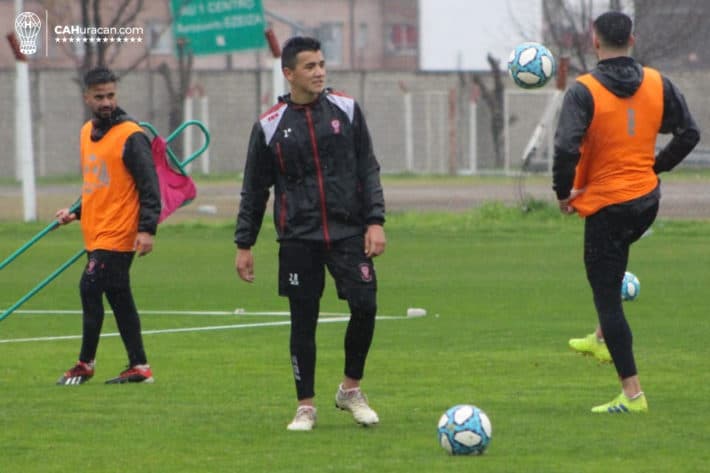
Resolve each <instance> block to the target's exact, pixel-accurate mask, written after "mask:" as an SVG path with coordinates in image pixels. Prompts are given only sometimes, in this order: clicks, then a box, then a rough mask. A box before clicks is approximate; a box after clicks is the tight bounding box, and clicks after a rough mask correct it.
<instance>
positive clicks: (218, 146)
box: [0, 70, 710, 177]
mask: <svg viewBox="0 0 710 473" xmlns="http://www.w3.org/2000/svg"><path fill="white" fill-rule="evenodd" d="M14 75H15V74H14V70H2V71H0V109H1V110H2V111H3V112H4V113H0V142H2V143H3V147H2V151H1V152H0V175H2V176H5V177H10V176H14V175H16V158H15V152H14V149H15V125H14V110H15V105H14V79H15V77H14ZM708 76H710V73H707V72H701V71H693V72H687V73H684V74H677V75H675V76H673V77H671V78H672V80H673V81H674V82H675V83H676V84H677V85H678V87H679V88H680V89H681V90H682V91H684V93H685V95H686V98H687V100H688V103H689V104H690V106H691V109H692V111H693V113H694V114H695V116H696V118H697V121H698V123H699V125H700V126H701V129H702V128H704V126H703V125H704V124H710V81H708V80H707V79H708ZM30 77H31V89H30V90H31V101H32V117H33V130H32V132H33V140H34V141H33V143H34V161H35V169H36V174H37V175H38V176H64V175H77V174H78V173H79V165H78V145H79V143H78V142H79V138H78V135H79V128H80V127H81V125H82V121H83V116H84V110H83V101H82V97H81V93H80V90H79V88H78V86H77V85H76V83H75V81H74V77H75V71H60V70H34V71H31V73H30ZM194 82H195V84H197V85H199V88H200V89H201V90H202V91H204V98H203V99H200V101H199V102H196V103H194V108H193V111H194V115H193V116H191V117H187V118H197V119H203V120H206V121H208V122H209V127H210V130H211V134H212V142H211V145H210V154H209V157H210V159H209V166H208V168H202V167H195V169H193V172H197V173H200V172H205V171H208V172H210V173H232V172H240V171H241V170H242V169H243V166H244V160H245V157H246V156H245V155H246V149H247V141H248V138H249V133H250V130H251V126H252V124H253V123H254V120H255V119H256V117H257V115H258V113H259V112H260V111H263V110H266V109H267V108H268V107H269V106H270V103H269V102H270V99H266V98H265V97H270V91H269V88H270V87H271V74H270V71H261V72H257V71H196V73H195V74H194ZM328 83H329V84H330V85H331V86H333V87H334V88H336V89H338V90H341V91H343V92H345V93H347V94H349V95H352V96H353V97H355V98H356V99H357V100H358V102H359V103H360V104H361V106H362V107H363V110H364V112H365V115H366V118H367V121H368V125H369V127H370V131H371V134H372V138H373V142H374V146H375V152H376V154H377V157H378V160H379V161H380V164H381V166H382V170H383V172H385V173H402V172H412V173H434V174H446V173H503V172H516V171H517V169H519V167H520V163H521V156H522V153H523V150H524V149H525V146H526V145H527V143H528V141H529V138H530V136H531V134H532V133H533V131H534V129H535V125H536V124H537V123H538V122H539V121H540V117H541V116H542V113H543V110H544V109H545V104H546V103H547V102H548V100H549V95H550V92H551V91H550V90H548V89H544V91H542V92H540V91H537V92H522V91H521V90H520V89H511V90H509V93H508V94H507V96H508V103H507V106H506V109H507V115H506V116H507V124H508V132H507V138H508V140H507V143H506V144H505V145H504V147H505V149H506V150H507V155H506V156H505V158H504V159H503V160H502V162H501V159H500V158H496V154H495V152H494V148H493V139H492V135H491V110H489V109H488V107H487V106H486V104H485V103H483V102H481V101H479V102H478V103H475V102H471V101H470V99H469V98H468V96H469V94H467V93H465V91H464V92H463V93H462V91H461V90H459V87H460V85H459V84H460V81H459V77H458V75H457V74H456V73H402V72H400V73H392V72H362V71H358V72H332V73H331V74H330V75H329V81H328ZM508 85H509V86H510V87H511V88H512V87H513V86H512V84H508ZM118 93H119V95H118V102H119V104H120V106H122V107H123V108H125V109H126V110H127V111H128V113H129V114H131V115H132V116H134V117H135V118H136V119H138V120H139V121H149V122H151V123H153V124H154V125H155V127H156V128H157V129H158V130H159V131H160V132H161V133H164V134H167V133H169V132H170V131H171V130H168V129H167V128H168V116H167V110H168V100H169V99H168V94H167V91H166V88H165V86H164V83H163V79H162V77H161V76H160V75H159V74H157V73H151V72H148V71H140V72H133V73H131V74H128V75H126V76H125V77H124V78H122V79H121V82H120V83H119V89H118ZM205 110H206V112H204V111H205ZM201 113H207V116H201ZM548 128H551V127H548ZM702 140H703V141H701V144H700V146H699V147H698V150H697V151H696V152H694V153H693V155H692V156H690V157H689V158H688V160H687V164H684V165H688V166H691V165H692V166H710V139H709V138H708V137H707V136H704V137H703V138H702ZM193 146H195V147H197V146H199V142H195V143H194V144H193ZM544 152H545V153H548V154H549V147H548V149H547V150H545V151H544ZM536 169H539V170H540V171H543V172H544V171H546V170H547V168H546V166H545V165H541V166H537V167H536Z"/></svg>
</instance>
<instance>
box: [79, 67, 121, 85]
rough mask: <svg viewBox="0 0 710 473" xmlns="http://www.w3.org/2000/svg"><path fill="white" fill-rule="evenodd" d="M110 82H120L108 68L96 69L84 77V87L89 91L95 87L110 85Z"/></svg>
mask: <svg viewBox="0 0 710 473" xmlns="http://www.w3.org/2000/svg"><path fill="white" fill-rule="evenodd" d="M109 82H118V77H117V76H116V74H114V73H113V72H111V70H110V69H108V68H107V67H103V66H99V67H95V68H93V69H91V70H90V71H89V72H87V73H86V74H85V75H84V87H86V88H87V89H88V88H89V87H91V86H94V85H99V84H108V83H109Z"/></svg>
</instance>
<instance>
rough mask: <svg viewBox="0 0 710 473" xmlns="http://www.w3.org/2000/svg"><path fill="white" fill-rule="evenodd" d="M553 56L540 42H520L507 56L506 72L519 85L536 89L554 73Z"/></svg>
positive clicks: (545, 82)
mask: <svg viewBox="0 0 710 473" xmlns="http://www.w3.org/2000/svg"><path fill="white" fill-rule="evenodd" d="M555 69H556V66H555V57H554V56H553V55H552V53H551V52H550V50H549V49H547V48H546V47H545V46H543V45H542V44H540V43H522V44H519V45H518V46H516V47H515V49H513V51H512V52H511V53H510V57H509V58H508V73H509V74H510V77H512V79H513V81H514V82H515V84H516V85H518V86H519V87H522V88H524V89H537V88H538V87H542V86H544V85H545V84H547V83H548V82H549V80H550V79H551V78H552V77H553V76H554V75H555Z"/></svg>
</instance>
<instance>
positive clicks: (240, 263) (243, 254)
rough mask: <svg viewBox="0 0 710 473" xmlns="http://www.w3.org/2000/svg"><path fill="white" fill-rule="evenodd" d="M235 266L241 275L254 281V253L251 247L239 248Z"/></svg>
mask: <svg viewBox="0 0 710 473" xmlns="http://www.w3.org/2000/svg"><path fill="white" fill-rule="evenodd" d="M234 268H235V269H236V270H237V274H238V275H239V277H240V278H241V279H242V280H244V281H246V282H254V255H253V254H252V252H251V249H242V248H237V256H236V257H235V258H234Z"/></svg>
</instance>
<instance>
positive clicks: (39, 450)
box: [0, 204, 710, 473]
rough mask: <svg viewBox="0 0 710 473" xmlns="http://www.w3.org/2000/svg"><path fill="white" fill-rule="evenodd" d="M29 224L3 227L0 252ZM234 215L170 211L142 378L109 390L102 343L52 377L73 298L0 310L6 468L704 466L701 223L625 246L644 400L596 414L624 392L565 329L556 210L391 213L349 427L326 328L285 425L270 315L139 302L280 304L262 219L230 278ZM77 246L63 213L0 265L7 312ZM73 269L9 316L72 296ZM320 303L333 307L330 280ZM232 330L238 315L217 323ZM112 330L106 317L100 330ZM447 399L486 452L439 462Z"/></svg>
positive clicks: (63, 360)
mask: <svg viewBox="0 0 710 473" xmlns="http://www.w3.org/2000/svg"><path fill="white" fill-rule="evenodd" d="M41 228H42V225H21V224H9V223H5V224H0V257H4V256H5V255H7V254H9V253H10V252H11V251H13V250H14V249H15V248H17V247H19V246H20V245H21V244H22V243H23V242H24V241H26V240H27V239H28V238H30V237H31V236H32V235H33V234H34V233H36V232H37V231H38V230H40V229H41ZM232 231H233V229H232V223H231V222H224V223H223V224H210V225H204V224H200V223H181V224H179V225H170V224H167V225H165V226H164V227H161V229H160V232H159V235H158V240H157V245H156V248H155V252H154V253H153V254H152V255H150V256H148V257H146V258H141V259H137V260H136V261H135V263H134V267H133V272H132V278H133V286H134V292H135V296H136V300H137V303H138V306H139V308H140V309H142V310H143V311H145V313H144V314H143V317H142V320H143V328H144V330H146V331H149V330H156V331H157V330H168V329H178V328H183V329H190V328H195V329H196V328H201V327H215V326H223V328H222V329H219V330H206V331H198V330H186V331H184V332H177V333H174V332H173V333H155V334H146V335H145V344H146V349H147V352H148V356H149V358H150V362H151V364H152V366H153V368H154V373H155V377H156V383H155V384H154V385H138V386H136V385H129V386H107V385H104V384H103V380H104V379H107V378H109V377H113V376H114V375H116V374H117V373H118V372H119V371H120V370H122V369H123V367H124V365H125V354H124V350H123V347H122V345H121V342H120V339H119V338H118V337H107V338H104V339H102V342H101V345H100V347H99V356H98V360H97V377H96V378H95V379H93V380H92V381H91V382H89V383H88V384H85V385H83V386H79V387H58V386H55V385H54V382H55V380H56V379H57V378H58V377H59V375H60V374H61V372H62V371H63V370H65V369H66V368H68V367H69V366H70V365H71V364H72V363H73V362H74V361H75V360H76V357H77V353H78V349H79V343H80V342H79V340H77V339H68V340H63V339H62V340H49V341H26V342H19V341H16V339H21V338H35V337H56V336H67V335H79V334H80V316H79V315H76V314H64V315H57V314H53V315H51V314H46V313H43V314H31V313H30V314H28V313H18V314H14V315H12V316H10V317H9V318H7V319H6V320H4V321H3V322H0V392H1V395H0V439H2V454H1V455H0V472H2V473H15V472H18V473H31V472H43V473H49V472H74V471H88V472H102V473H104V472H126V471H136V472H170V473H178V472H190V473H195V472H234V471H249V472H270V473H278V472H299V473H300V472H366V471H367V472H377V473H380V472H407V473H410V472H450V471H475V472H505V473H510V472H540V473H551V472H560V473H562V472H564V473H568V472H572V471H574V472H579V473H583V472H590V473H591V472H594V473H598V472H605V473H615V472H624V473H628V472H663V473H673V472H683V473H685V472H691V471H692V472H703V471H710V466H709V465H710V453H709V451H710V449H708V448H707V436H708V427H707V424H708V414H707V399H708V398H709V397H710V388H709V387H708V386H709V385H710V383H708V378H709V376H708V371H707V364H708V361H707V360H708V359H710V344H708V340H709V339H710V322H709V321H708V320H709V319H708V316H707V293H706V292H705V291H706V290H707V287H708V282H709V281H708V279H709V276H708V270H707V268H708V256H709V254H710V250H709V249H708V243H707V235H708V233H709V232H710V223H708V222H688V221H659V222H657V223H656V225H655V226H654V228H653V233H652V234H651V235H650V236H648V237H646V238H644V239H642V240H641V241H640V242H639V243H637V244H636V245H635V246H634V248H633V249H632V255H631V263H630V265H629V269H630V270H632V271H633V272H634V273H635V274H637V275H638V277H639V279H640V280H641V295H640V297H639V299H638V300H637V301H634V302H631V303H627V304H626V306H625V308H626V312H627V315H628V318H629V320H630V322H631V325H632V328H633V330H634V335H635V347H636V355H637V363H638V366H639V369H640V374H641V379H642V382H643V385H644V389H645V391H646V394H647V397H648V400H649V405H650V412H649V413H648V414H647V415H638V416H606V415H601V416H595V415H592V414H590V413H589V409H590V407H591V406H592V405H595V404H598V403H601V402H606V401H608V400H610V399H611V398H612V397H613V396H615V395H616V394H617V393H618V391H619V387H618V382H617V380H616V376H615V374H614V371H613V368H612V367H611V366H609V365H600V364H598V363H596V362H595V361H593V360H592V359H589V358H584V357H581V356H578V355H575V354H574V353H572V352H571V351H569V350H568V348H567V340H568V338H570V337H574V336H582V335H585V334H587V333H589V332H590V331H591V330H592V328H593V327H594V324H595V315H594V312H593V309H592V302H591V294H590V291H589V289H588V287H587V283H586V280H585V276H584V270H583V266H582V260H581V255H582V222H581V221H580V219H577V218H576V217H572V218H564V217H561V216H558V214H557V213H556V212H554V211H552V210H550V209H542V210H541V211H537V212H533V213H530V214H525V215H521V214H519V213H518V211H517V210H515V209H508V208H505V207H502V206H500V205H495V204H490V205H486V206H484V207H482V208H481V209H478V210H476V211H472V212H469V213H465V214H444V213H436V214H421V213H405V214H399V215H391V216H390V217H389V220H388V224H387V236H388V244H389V246H388V250H387V252H386V254H385V255H384V256H382V257H381V258H379V259H378V260H377V263H376V264H377V271H378V279H379V284H380V292H379V313H380V314H382V315H394V316H396V315H399V316H401V315H404V313H405V311H406V309H407V307H424V308H426V309H427V311H428V315H427V316H426V317H423V318H414V319H412V318H410V319H406V318H402V319H382V320H380V321H378V325H377V330H376V333H375V341H374V344H373V348H372V351H371V355H370V357H369V359H368V366H367V370H366V379H365V380H364V383H363V387H364V389H365V391H366V392H367V394H368V396H369V398H370V401H371V404H372V406H373V407H374V408H375V409H376V410H377V411H378V413H379V414H380V419H381V423H380V425H379V426H377V427H375V428H369V429H364V428H361V427H359V426H357V425H356V424H354V422H353V421H352V419H351V418H350V416H349V415H348V414H347V413H343V412H341V411H338V410H336V409H335V408H334V407H333V395H334V393H335V389H336V387H337V383H338V382H339V380H340V377H341V372H342V359H343V354H342V343H343V340H342V337H343V333H344V329H345V324H344V323H342V322H335V323H327V324H322V325H321V326H320V327H319V329H318V349H319V351H318V368H317V377H316V392H317V393H318V396H317V398H316V400H317V402H318V407H319V424H318V426H317V428H316V429H315V430H314V431H313V432H310V433H292V432H287V431H286V429H285V426H286V424H287V422H288V421H290V419H291V417H292V415H293V413H294V410H295V389H294V387H293V382H292V379H291V370H290V364H289V356H288V327H287V326H286V325H273V326H252V327H246V328H245V327H242V328H238V327H235V326H237V325H241V324H267V323H272V322H279V321H285V319H284V318H279V317H274V316H272V317H266V316H246V315H231V314H229V315H192V316H191V315H176V314H172V315H166V314H159V313H153V312H150V313H149V312H148V311H168V310H174V311H223V312H231V311H233V310H234V309H236V308H244V309H245V310H247V311H285V310H286V309H287V304H286V301H285V300H283V299H281V298H278V297H277V296H276V295H275V294H276V248H277V247H276V244H275V243H274V241H273V240H274V234H273V231H272V230H271V225H270V222H269V221H268V220H267V221H266V225H265V226H264V230H263V231H262V234H261V236H260V240H259V244H258V245H257V246H256V247H255V253H256V277H257V280H256V283H255V284H254V285H251V286H250V285H247V284H245V283H241V282H239V281H238V280H237V278H236V275H235V273H234V269H233V259H234V247H233V244H232V243H231V236H232ZM80 247H81V243H80V234H79V229H78V226H77V225H75V226H70V227H67V228H64V229H62V230H60V231H57V232H54V233H53V234H51V235H49V236H48V237H46V238H45V240H43V241H42V242H41V243H39V244H38V245H37V246H36V247H35V248H33V249H31V250H30V251H29V252H28V253H27V254H25V255H23V256H21V257H20V258H19V259H18V260H17V261H16V262H14V263H13V264H12V265H10V266H8V267H7V268H6V269H4V270H2V271H0V287H2V292H1V293H0V306H2V307H7V306H9V305H10V304H12V303H13V302H14V301H15V300H16V299H18V298H19V297H20V296H21V295H22V294H24V293H25V292H26V291H27V290H29V289H30V288H31V287H32V286H34V284H35V283H36V282H38V281H39V280H40V279H41V278H42V277H43V276H44V275H46V274H47V273H49V272H50V271H51V270H52V269H54V268H55V267H57V266H58V265H59V264H60V263H61V262H62V261H64V260H65V259H66V258H68V257H69V256H70V255H71V254H73V253H74V252H75V251H76V250H78V249H79V248H80ZM80 271H81V264H76V265H75V266H74V267H72V268H70V269H69V270H68V271H67V272H66V273H65V274H63V275H62V276H60V277H59V278H58V280H57V281H55V282H54V283H52V284H51V285H50V286H49V287H47V288H46V289H45V290H44V291H42V292H41V293H40V294H39V295H37V296H36V297H34V298H33V299H31V300H30V301H29V302H28V303H27V304H25V306H23V307H22V309H24V310H39V311H43V310H45V311H47V310H73V311H75V310H78V309H79V299H78V279H79V274H80ZM321 309H322V310H323V311H329V312H343V311H345V310H346V305H345V304H344V303H343V302H340V301H338V300H337V299H336V298H335V296H334V289H333V285H332V284H331V281H330V280H329V281H328V284H327V287H326V295H325V297H324V299H323V303H322V307H321ZM226 326H232V327H231V328H227V327H226ZM114 332H116V327H115V324H114V322H113V320H112V318H110V317H107V319H106V324H105V326H104V333H114ZM458 403H473V404H476V405H478V406H480V407H481V408H482V409H484V410H485V411H486V412H487V413H488V415H489V416H490V418H491V420H492V423H493V441H492V443H491V446H490V448H489V450H488V451H487V453H486V454H485V455H484V456H482V457H470V458H468V457H465V458H459V457H449V456H448V455H446V454H445V452H444V451H443V450H442V449H441V448H440V447H439V446H438V444H437V441H436V422H437V420H438V418H439V416H440V415H441V414H442V413H443V412H444V410H445V409H446V408H448V407H450V406H452V405H454V404H458Z"/></svg>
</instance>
